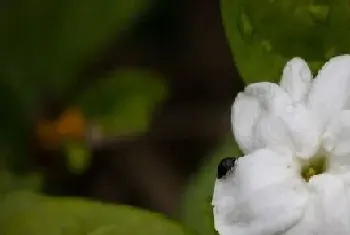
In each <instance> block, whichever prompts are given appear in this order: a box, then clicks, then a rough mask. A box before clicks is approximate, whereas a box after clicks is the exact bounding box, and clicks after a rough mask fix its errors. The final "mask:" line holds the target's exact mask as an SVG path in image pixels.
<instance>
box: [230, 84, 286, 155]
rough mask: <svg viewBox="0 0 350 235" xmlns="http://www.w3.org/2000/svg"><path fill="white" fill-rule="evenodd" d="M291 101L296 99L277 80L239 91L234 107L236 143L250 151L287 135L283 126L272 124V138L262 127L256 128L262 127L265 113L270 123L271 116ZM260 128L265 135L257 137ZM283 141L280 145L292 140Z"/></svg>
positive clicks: (266, 120)
mask: <svg viewBox="0 0 350 235" xmlns="http://www.w3.org/2000/svg"><path fill="white" fill-rule="evenodd" d="M291 104H292V100H291V99H290V97H289V96H288V95H287V94H286V92H285V91H284V90H283V89H282V88H280V87H279V86H278V85H276V84H274V83H266V82H264V83H254V84H251V85H249V86H248V87H247V88H246V89H245V91H244V93H240V94H238V96H237V97H236V99H235V102H234V104H233V106H232V112H231V121H232V127H233V133H234V136H235V139H236V142H237V143H238V145H239V147H240V148H241V150H242V151H243V152H244V153H245V154H247V153H249V152H251V151H254V150H256V149H260V148H265V147H266V146H267V143H268V142H269V141H270V142H272V143H275V140H276V138H274V137H275V136H277V139H278V138H279V137H280V136H283V135H284V136H286V134H285V133H284V131H285V129H284V128H283V127H282V126H281V125H273V126H271V128H272V129H273V130H272V132H273V133H274V134H273V135H274V136H272V137H271V138H270V133H261V130H256V128H257V126H261V125H260V124H259V122H260V119H261V118H262V117H263V116H265V118H263V119H264V120H265V121H264V122H270V120H268V118H269V117H274V116H276V117H277V116H278V115H280V113H283V112H284V111H285V110H286V108H287V107H288V106H290V105H291ZM275 119H276V118H275ZM270 123H271V122H270ZM256 131H259V132H260V134H261V135H262V136H263V137H262V138H259V139H257V135H256V134H257V133H256ZM282 141H285V142H286V143H283V142H282ZM282 141H278V143H277V144H278V145H279V144H283V145H285V146H287V145H288V143H287V142H288V139H283V140H282Z"/></svg>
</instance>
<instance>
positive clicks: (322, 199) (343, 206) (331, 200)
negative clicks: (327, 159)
mask: <svg viewBox="0 0 350 235" xmlns="http://www.w3.org/2000/svg"><path fill="white" fill-rule="evenodd" d="M309 186H310V188H311V190H312V191H313V194H315V195H316V197H314V202H315V207H316V208H318V214H317V220H316V221H317V226H316V228H317V229H318V231H317V233H315V234H320V235H328V234H337V235H348V234H350V207H349V205H350V204H349V197H348V196H349V195H348V189H347V188H346V187H345V185H344V183H343V182H342V180H340V179H338V178H337V177H335V176H332V175H329V174H322V175H318V176H317V177H314V178H312V179H311V180H310V182H309Z"/></svg>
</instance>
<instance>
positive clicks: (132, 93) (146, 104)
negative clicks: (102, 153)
mask: <svg viewBox="0 0 350 235" xmlns="http://www.w3.org/2000/svg"><path fill="white" fill-rule="evenodd" d="M166 91H167V86H166V84H165V83H164V80H163V79H161V77H160V76H159V75H158V74H157V73H155V72H153V71H148V70H121V71H117V72H115V73H112V74H110V75H109V76H108V77H107V78H105V79H101V82H100V83H98V84H96V85H95V86H93V87H91V88H90V89H89V90H87V91H86V92H85V93H84V94H83V96H82V97H81V99H80V100H79V104H80V105H81V106H82V108H83V111H84V113H85V114H86V115H87V117H88V118H90V119H92V120H96V121H97V122H98V124H100V125H102V127H103V129H104V131H105V134H113V135H115V134H120V135H122V134H129V133H132V132H142V131H146V130H147V128H148V124H149V122H150V119H151V117H152V114H153V111H154V110H155V108H156V105H157V104H159V103H160V102H161V101H162V100H163V99H164V98H165V96H166Z"/></svg>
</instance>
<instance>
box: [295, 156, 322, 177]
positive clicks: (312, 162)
mask: <svg viewBox="0 0 350 235" xmlns="http://www.w3.org/2000/svg"><path fill="white" fill-rule="evenodd" d="M326 169H327V158H326V157H325V156H315V157H312V158H310V159H308V161H306V162H304V163H303V164H302V167H301V177H303V179H305V181H306V182H309V180H310V179H311V178H312V177H313V176H314V175H319V174H322V173H324V172H325V171H326Z"/></svg>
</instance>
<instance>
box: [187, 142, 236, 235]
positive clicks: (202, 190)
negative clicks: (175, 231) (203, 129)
mask: <svg viewBox="0 0 350 235" xmlns="http://www.w3.org/2000/svg"><path fill="white" fill-rule="evenodd" d="M231 156H232V157H239V156H242V155H241V153H240V151H239V149H238V147H237V145H236V144H235V142H234V140H233V139H232V138H229V139H228V140H227V142H226V143H224V144H223V146H221V147H220V148H219V149H218V150H217V151H216V152H215V153H214V154H213V155H212V156H211V157H210V158H209V159H207V160H206V161H205V162H203V164H202V167H201V169H200V170H199V172H198V173H197V174H196V176H195V177H194V178H193V179H192V180H191V181H190V183H189V186H188V188H187V190H186V193H185V196H184V203H183V206H182V222H183V223H184V224H185V225H186V226H187V227H188V228H190V229H192V230H193V231H195V232H197V233H198V234H201V235H215V234H216V231H215V229H214V224H213V208H212V206H211V202H212V195H213V190H214V183H215V179H216V172H217V166H218V163H219V162H220V160H221V159H223V158H225V157H231Z"/></svg>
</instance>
